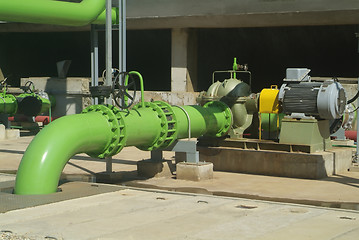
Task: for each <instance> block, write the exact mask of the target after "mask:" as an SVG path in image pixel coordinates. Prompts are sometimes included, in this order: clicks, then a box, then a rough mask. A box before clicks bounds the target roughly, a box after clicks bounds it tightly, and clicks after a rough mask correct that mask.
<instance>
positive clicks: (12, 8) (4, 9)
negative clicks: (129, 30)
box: [0, 0, 117, 26]
mask: <svg viewBox="0 0 359 240" xmlns="http://www.w3.org/2000/svg"><path fill="white" fill-rule="evenodd" d="M105 6H106V0H83V1H82V2H80V3H74V2H66V1H58V0H57V1H50V0H0V20H2V21H9V22H25V23H40V24H54V25H65V26H85V25H88V24H90V23H92V22H95V23H96V24H100V23H101V24H104V23H105V21H104V20H105V19H106V17H104V15H105V14H104V11H105ZM112 11H113V12H112V16H113V22H114V23H116V18H117V11H116V10H115V9H113V10H112Z"/></svg>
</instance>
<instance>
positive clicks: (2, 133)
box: [0, 124, 6, 140]
mask: <svg viewBox="0 0 359 240" xmlns="http://www.w3.org/2000/svg"><path fill="white" fill-rule="evenodd" d="M4 139H6V130H5V126H4V125H2V124H0V140H4Z"/></svg>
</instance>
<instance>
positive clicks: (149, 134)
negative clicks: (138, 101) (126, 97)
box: [125, 108, 161, 146]
mask: <svg viewBox="0 0 359 240" xmlns="http://www.w3.org/2000/svg"><path fill="white" fill-rule="evenodd" d="M125 122H126V132H127V133H126V134H127V136H128V138H127V142H126V146H141V145H148V144H149V145H150V144H151V143H152V142H153V141H154V140H155V139H156V138H157V137H158V135H159V133H160V131H161V121H160V119H159V118H158V117H157V113H156V112H155V111H153V110H152V109H150V108H140V109H138V110H136V111H130V112H129V113H128V114H126V115H125Z"/></svg>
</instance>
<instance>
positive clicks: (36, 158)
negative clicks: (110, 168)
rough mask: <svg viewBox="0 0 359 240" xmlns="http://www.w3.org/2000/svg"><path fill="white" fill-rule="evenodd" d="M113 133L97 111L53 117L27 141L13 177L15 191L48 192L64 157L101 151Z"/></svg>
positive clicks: (61, 168) (54, 188)
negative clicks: (53, 119)
mask: <svg viewBox="0 0 359 240" xmlns="http://www.w3.org/2000/svg"><path fill="white" fill-rule="evenodd" d="M113 136H114V134H113V132H112V126H111V123H110V122H109V120H108V119H107V118H106V116H105V115H103V114H102V112H100V111H97V112H96V111H95V112H89V113H86V114H76V115H70V116H66V117H62V118H59V119H56V120H55V121H53V122H52V123H51V124H49V125H48V126H46V127H45V128H44V129H43V130H41V131H40V133H38V134H37V135H36V137H35V138H34V139H33V141H32V142H31V143H30V145H29V146H28V148H27V149H26V152H25V154H24V156H23V158H22V161H21V163H20V166H19V169H18V173H17V176H16V184H15V193H16V194H25V195H28V194H49V193H54V192H56V190H57V185H58V181H59V178H60V175H61V172H62V170H63V168H64V167H65V165H66V163H67V162H68V160H69V159H70V158H71V157H72V156H73V155H75V154H77V153H87V154H89V155H90V156H94V155H99V154H102V153H103V152H104V151H105V150H106V149H107V147H108V145H109V144H110V142H111V139H112V137H113Z"/></svg>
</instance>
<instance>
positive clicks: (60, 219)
mask: <svg viewBox="0 0 359 240" xmlns="http://www.w3.org/2000/svg"><path fill="white" fill-rule="evenodd" d="M0 231H5V232H12V233H13V234H17V235H21V236H26V237H31V238H33V239H44V238H45V239H46V237H47V239H76V240H80V239H147V240H151V239H155V240H161V239H166V240H171V239H181V240H182V239H189V240H195V239H196V240H200V239H201V240H204V239H206V240H211V239H215V240H218V239H221V240H226V239H231V240H232V239H258V240H259V239H276V240H280V239H285V240H287V239H292V240H295V239H316V240H321V239H337V240H344V239H357V237H358V235H359V212H356V211H346V210H333V209H326V208H317V207H304V206H300V205H294V204H281V203H271V202H264V201H256V200H246V199H240V198H228V197H215V196H208V195H199V194H183V193H171V192H165V191H153V190H140V189H130V188H127V189H122V190H119V191H115V192H110V193H103V194H99V195H95V196H89V197H83V198H78V199H73V200H67V201H62V202H57V203H52V204H47V205H43V206H37V207H32V208H26V209H21V210H16V211H10V212H7V213H4V214H0ZM0 233H1V232H0Z"/></svg>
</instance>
